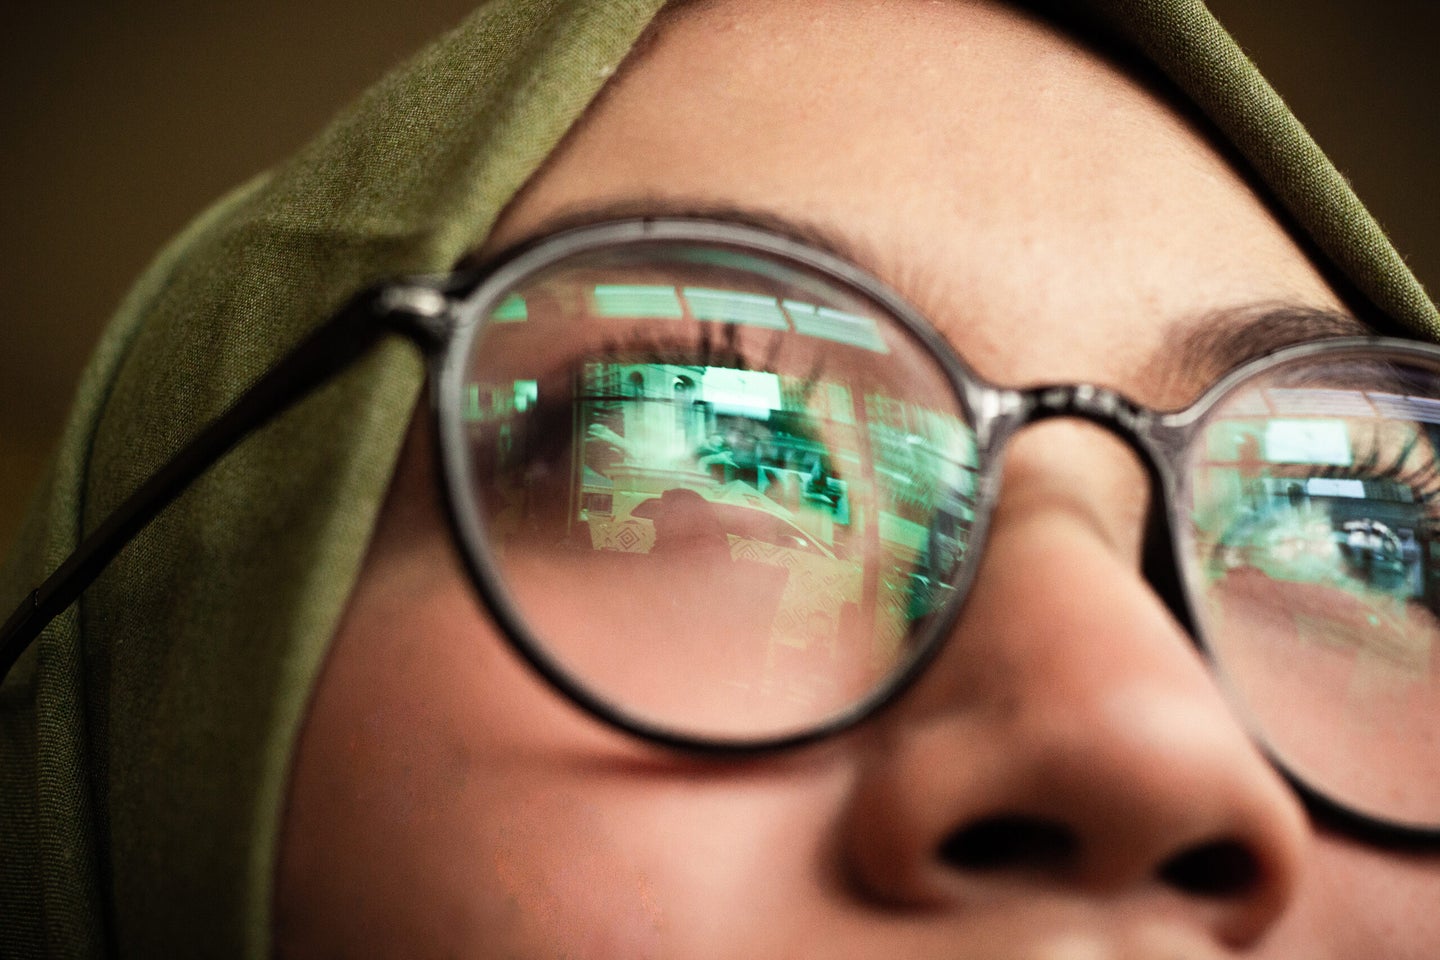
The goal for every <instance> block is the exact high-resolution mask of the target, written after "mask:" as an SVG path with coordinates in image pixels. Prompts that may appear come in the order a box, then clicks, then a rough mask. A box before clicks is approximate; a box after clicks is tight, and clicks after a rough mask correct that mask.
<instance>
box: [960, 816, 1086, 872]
mask: <svg viewBox="0 0 1440 960" xmlns="http://www.w3.org/2000/svg"><path fill="white" fill-rule="evenodd" d="M1079 849H1080V843H1079V840H1078V839H1077V838H1076V836H1075V834H1074V833H1073V832H1072V831H1071V830H1070V829H1068V828H1067V827H1064V826H1062V825H1060V824H1057V823H1052V822H1050V821H1048V820H1040V819H1036V818H1033V817H987V818H986V819H984V820H979V821H976V822H975V823H973V824H970V825H969V826H967V827H965V828H964V829H962V830H957V831H956V832H955V833H953V834H951V835H950V836H949V837H948V838H947V839H946V841H945V843H944V844H942V845H941V847H940V858H941V859H942V860H944V861H945V863H947V864H949V865H950V866H952V867H958V868H959V869H962V870H976V871H990V870H1063V869H1065V868H1067V867H1070V866H1071V865H1072V864H1073V863H1074V862H1075V858H1076V856H1077V855H1078V853H1079Z"/></svg>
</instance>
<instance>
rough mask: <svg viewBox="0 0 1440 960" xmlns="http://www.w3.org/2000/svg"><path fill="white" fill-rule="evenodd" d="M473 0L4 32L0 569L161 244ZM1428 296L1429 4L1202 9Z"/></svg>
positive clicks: (1296, 3)
mask: <svg viewBox="0 0 1440 960" xmlns="http://www.w3.org/2000/svg"><path fill="white" fill-rule="evenodd" d="M471 6H472V3H471V2H470V0H409V2H407V3H405V4H380V3H373V2H369V3H367V2H363V0H343V2H342V0H306V2H305V3H293V2H291V0H251V2H249V3H245V4H218V3H214V4H175V3H173V2H172V0H119V2H117V0H77V2H74V3H69V4H18V3H17V4H10V5H8V9H7V11H6V12H4V13H3V14H0V23H3V25H4V29H3V30H0V90H6V91H9V92H8V93H7V94H6V96H5V97H4V100H3V102H0V116H3V130H4V134H3V139H0V211H3V214H0V216H3V225H4V229H3V231H0V302H3V303H5V304H6V305H7V306H6V308H5V314H6V316H5V318H4V320H3V321H0V553H3V552H4V551H5V550H6V549H7V548H8V546H9V544H10V542H11V539H12V538H13V536H14V531H15V527H16V525H17V523H18V521H19V515H20V513H21V511H22V510H23V509H24V505H25V502H26V501H27V500H28V499H29V497H30V495H31V492H32V488H33V487H34V485H35V484H36V483H37V482H38V479H39V475H40V473H41V471H42V470H43V468H44V466H45V463H46V461H47V459H48V457H49V455H50V450H51V447H52V445H53V444H54V442H55V440H56V437H57V436H58V433H59V431H60V429H61V425H62V422H63V418H64V416H65V412H66V409H67V407H68V405H69V400H70V393H71V391H72V390H73V389H74V386H75V383H76V381H77V379H78V377H79V375H80V370H81V367H82V365H83V364H84V362H85V359H86V356H87V355H88V353H89V350H90V347H91V345H92V344H93V342H94V340H95V338H96V337H97V336H98V335H99V331H100V329H101V327H102V326H103V324H104V323H105V321H106V319H107V317H108V315H109V314H110V312H111V311H112V310H113V309H114V307H115V305H116V303H117V302H118V301H119V299H120V298H121V296H123V294H124V292H125V290H126V288H127V287H128V286H129V284H130V282H131V281H132V280H133V279H134V277H135V276H136V275H137V274H138V273H139V272H140V271H141V270H142V269H143V268H144V267H145V265H146V264H147V262H148V261H149V260H150V258H151V257H152V256H153V255H154V254H155V252H156V251H157V249H158V248H159V247H160V246H161V245H162V244H163V243H164V242H165V241H166V240H167V239H168V238H169V237H170V236H171V235H172V234H174V233H175V232H176V231H177V230H178V229H179V228H180V227H182V226H183V225H184V224H185V223H186V222H187V221H188V220H189V219H190V218H191V217H193V216H194V215H195V214H196V213H197V212H199V211H200V210H201V209H202V208H204V207H205V206H206V205H207V204H208V203H209V202H210V201H211V200H213V199H214V198H216V197H217V196H219V195H220V194H221V193H223V192H224V191H226V190H228V189H229V188H230V187H232V186H234V185H236V184H238V183H240V182H241V181H243V180H245V179H247V178H249V177H250V176H251V175H253V174H255V173H256V172H258V171H260V170H262V169H264V168H265V167H267V166H269V165H271V164H272V163H274V162H275V161H277V160H280V159H281V158H283V157H285V156H286V155H287V154H289V153H290V152H291V151H293V150H294V149H295V148H296V147H298V146H299V145H300V144H301V143H303V142H304V141H305V140H306V138H307V137H308V136H309V135H310V134H311V133H312V132H314V131H315V130H316V129H317V128H318V127H319V126H320V125H321V124H323V123H324V122H325V121H326V120H327V119H328V118H329V117H330V116H331V115H332V114H333V113H334V112H335V111H336V110H337V109H338V108H339V107H340V106H342V105H343V104H344V103H346V102H347V101H348V100H349V99H350V98H352V97H353V96H354V95H355V94H357V93H359V92H360V91H361V90H363V89H364V88H365V87H366V86H367V85H368V84H369V82H370V81H372V80H373V79H375V78H376V77H378V76H379V75H380V74H381V73H383V72H384V71H385V70H386V69H387V68H388V67H390V66H392V65H393V64H395V63H397V62H398V61H399V60H401V59H402V58H403V57H404V56H405V55H406V54H407V53H409V52H410V51H412V50H414V49H416V48H417V47H419V46H420V45H421V44H423V43H424V42H425V40H427V39H428V38H430V37H432V36H434V35H435V34H437V33H439V32H441V31H443V30H444V29H446V28H447V27H449V26H451V25H453V24H454V23H456V22H458V21H459V20H460V19H461V18H462V17H463V16H464V15H465V13H466V12H467V11H468V10H469V9H470V7H471ZM1210 6H1211V8H1212V9H1213V10H1214V11H1215V13H1216V15H1217V16H1218V17H1219V18H1220V20H1221V21H1222V22H1223V23H1225V24H1226V25H1227V26H1228V27H1229V28H1230V30H1231V32H1232V33H1234V34H1235V35H1236V37H1237V38H1238V39H1239V41H1240V43H1241V44H1242V46H1244V47H1245V49H1246V50H1247V51H1248V52H1249V53H1250V55H1251V56H1252V58H1254V59H1255V60H1256V61H1258V63H1259V64H1260V66H1261V68H1262V69H1263V70H1264V71H1265V72H1266V74H1267V75H1268V76H1269V78H1270V80H1271V82H1272V83H1274V84H1275V86H1276V87H1278V88H1279V90H1280V92H1281V93H1282V94H1284V95H1285V96H1286V97H1287V99H1288V100H1289V101H1290V103H1291V105H1292V106H1293V107H1294V109H1295V111H1296V113H1297V114H1298V115H1299V116H1300V118H1301V119H1302V120H1304V121H1305V122H1306V123H1307V124H1308V125H1309V127H1310V129H1311V132H1312V133H1313V134H1314V135H1315V138H1316V139H1317V140H1318V141H1319V142H1320V144H1321V145H1322V146H1323V147H1325V148H1326V149H1327V150H1328V151H1329V153H1330V155H1331V156H1332V157H1333V158H1334V159H1335V161H1336V162H1337V164H1338V165H1339V166H1340V168H1341V169H1342V170H1343V171H1345V173H1346V174H1347V175H1348V176H1350V178H1351V180H1352V181H1353V182H1354V183H1355V185H1356V188H1357V190H1358V191H1359V193H1360V195H1361V196H1362V197H1363V198H1365V199H1366V200H1367V202H1368V203H1369V205H1370V207H1371V209H1372V210H1373V211H1374V212H1375V214H1376V215H1377V216H1378V217H1379V219H1380V221H1381V222H1382V223H1383V224H1385V226H1386V227H1387V228H1389V230H1390V232H1391V234H1392V235H1393V236H1394V238H1395V241H1396V244H1397V246H1399V248H1400V250H1401V252H1403V253H1404V254H1406V256H1407V257H1408V258H1409V260H1410V263H1411V266H1412V267H1413V268H1414V270H1415V271H1416V273H1417V274H1418V275H1419V276H1420V278H1421V280H1422V281H1423V282H1425V283H1426V285H1427V286H1428V288H1429V289H1430V290H1431V291H1432V293H1433V292H1435V291H1440V198H1437V190H1436V180H1437V177H1436V157H1437V156H1440V108H1437V106H1440V105H1437V99H1440V98H1437V95H1440V67H1437V65H1436V62H1435V58H1434V52H1435V49H1436V46H1437V40H1440V2H1436V0H1259V2H1256V0H1211V3H1210Z"/></svg>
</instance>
